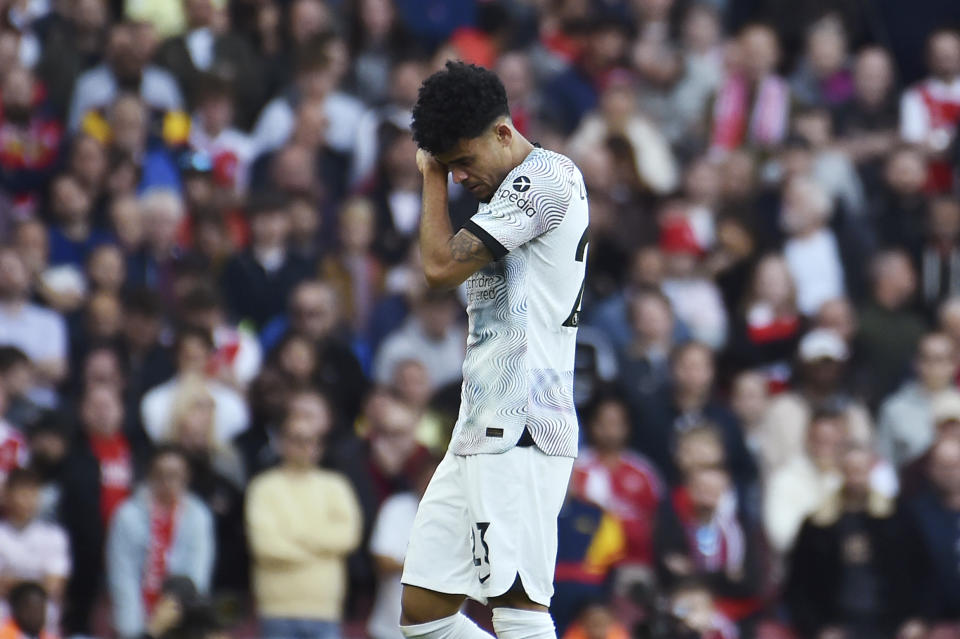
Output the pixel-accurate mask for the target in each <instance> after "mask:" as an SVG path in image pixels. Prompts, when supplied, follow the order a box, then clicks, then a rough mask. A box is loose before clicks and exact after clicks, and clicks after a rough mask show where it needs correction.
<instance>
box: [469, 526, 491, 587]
mask: <svg viewBox="0 0 960 639" xmlns="http://www.w3.org/2000/svg"><path fill="white" fill-rule="evenodd" d="M489 527H490V522H489V521H478V522H477V526H476V528H475V529H474V528H471V529H470V542H471V545H472V546H473V565H474V566H476V567H478V568H479V567H480V566H482V565H483V564H487V565H488V566H489V565H490V547H489V546H487V542H486V540H485V539H484V537H485V536H486V534H487V528H489ZM477 531H480V545H481V546H483V558H482V559H481V558H480V556H479V555H478V554H477V551H478V550H479V548H477ZM489 578H490V571H489V569H488V570H487V574H486V575H483V576H479V577H478V579H480V583H483V582H485V581H486V580H487V579H489Z"/></svg>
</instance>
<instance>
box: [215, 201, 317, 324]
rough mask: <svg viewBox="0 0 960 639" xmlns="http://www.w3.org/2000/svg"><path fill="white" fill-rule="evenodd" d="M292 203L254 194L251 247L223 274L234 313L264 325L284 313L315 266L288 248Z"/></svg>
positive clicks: (223, 285) (250, 212) (249, 210)
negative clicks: (290, 296) (296, 291)
mask: <svg viewBox="0 0 960 639" xmlns="http://www.w3.org/2000/svg"><path fill="white" fill-rule="evenodd" d="M288 204H289V203H288V202H287V199H286V198H285V197H283V196H280V195H277V194H269V193H266V194H261V195H258V196H256V197H251V198H250V201H249V202H248V204H247V213H248V215H249V216H250V231H251V242H250V247H249V248H248V249H246V250H245V251H243V252H242V253H240V254H238V255H235V256H234V257H233V258H232V259H231V260H230V261H229V262H228V263H227V265H226V266H225V267H224V270H223V274H222V276H221V278H220V289H221V290H222V291H223V292H224V298H225V301H226V306H227V309H228V310H229V311H230V314H231V316H232V317H233V318H234V319H235V320H238V321H242V320H249V321H252V322H253V324H254V325H255V326H256V327H257V328H258V329H262V328H263V327H264V326H266V324H267V322H269V321H270V320H271V319H273V318H274V317H275V316H277V315H279V314H280V313H282V312H283V310H284V303H285V302H286V300H287V297H288V296H289V295H290V292H291V291H292V290H293V288H294V287H295V286H296V285H297V284H299V283H300V282H301V281H302V280H304V279H307V278H308V277H309V275H310V271H311V269H312V265H311V264H309V263H308V262H306V261H305V260H304V259H303V258H302V257H300V256H298V255H293V254H291V253H290V252H289V251H288V250H287V246H286V244H287V237H288V235H289V233H290V212H289V209H288Z"/></svg>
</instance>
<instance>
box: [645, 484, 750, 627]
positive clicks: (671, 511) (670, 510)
mask: <svg viewBox="0 0 960 639" xmlns="http://www.w3.org/2000/svg"><path fill="white" fill-rule="evenodd" d="M655 539H656V547H657V562H658V566H657V568H658V572H659V574H660V576H661V579H662V580H663V583H665V584H666V585H667V587H670V585H671V584H673V583H676V582H677V581H678V580H680V579H683V578H686V577H691V576H698V577H701V578H703V579H704V580H706V582H707V583H708V584H709V587H710V592H711V594H712V595H713V596H714V597H716V598H717V601H716V605H717V609H718V610H720V611H721V612H722V613H723V614H724V615H726V616H728V617H729V618H730V619H732V620H733V621H735V622H740V621H744V620H746V619H748V618H749V617H751V616H753V615H755V614H756V613H757V612H758V611H759V610H760V608H761V599H760V595H761V592H762V587H763V569H762V561H763V560H762V554H761V553H762V550H763V548H762V536H761V531H760V529H759V528H758V527H757V526H756V525H754V524H753V523H751V522H750V521H749V520H748V519H747V518H746V517H745V516H744V515H743V513H742V512H741V511H740V509H739V507H738V505H737V498H736V496H735V493H734V492H733V487H732V484H731V481H730V475H729V474H728V473H727V471H726V470H724V469H723V468H722V467H717V466H713V467H700V468H696V469H694V470H693V471H692V472H691V473H690V474H689V475H688V476H687V477H686V478H685V481H684V483H683V485H682V486H680V487H678V488H676V489H674V490H673V491H672V493H671V495H670V496H669V497H668V498H667V499H665V500H664V502H663V505H662V507H661V510H660V513H659V517H658V519H657V528H656V537H655Z"/></svg>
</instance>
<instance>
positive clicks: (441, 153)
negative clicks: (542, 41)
mask: <svg viewBox="0 0 960 639" xmlns="http://www.w3.org/2000/svg"><path fill="white" fill-rule="evenodd" d="M413 137H414V140H416V142H417V145H418V146H419V147H420V150H419V151H418V152H417V165H418V167H419V169H420V171H421V172H422V173H423V211H422V216H421V218H420V251H421V254H422V257H423V268H424V272H425V273H426V278H427V282H428V283H429V284H430V285H431V286H432V287H454V286H458V285H459V284H461V283H463V282H466V293H467V315H468V317H469V334H468V336H467V351H466V359H465V361H464V364H463V390H462V392H461V404H460V415H459V418H458V420H457V424H456V427H455V428H454V431H453V437H452V439H451V441H450V447H449V449H448V451H447V454H446V456H445V457H444V459H443V461H442V462H441V463H440V465H439V466H438V468H437V471H436V473H435V474H434V476H433V479H432V480H431V482H430V484H429V486H428V487H427V490H426V493H425V494H424V496H423V500H422V501H421V503H420V507H419V510H418V512H417V517H416V520H415V523H414V527H413V531H412V533H411V539H410V545H409V548H408V551H407V555H406V560H405V565H404V570H403V576H402V578H401V581H402V582H403V584H404V588H403V596H402V611H403V613H402V618H401V630H402V631H403V634H404V635H405V636H406V637H408V639H464V638H472V639H484V638H486V639H489V636H488V635H487V634H486V633H484V632H483V631H482V630H481V629H479V628H478V627H477V626H476V625H475V624H474V623H473V622H472V621H470V620H469V619H468V618H467V617H466V616H464V615H463V614H461V613H459V612H458V611H459V609H460V606H461V605H462V604H463V602H464V599H465V598H466V597H470V598H471V599H475V600H477V601H479V602H481V603H483V604H488V605H490V606H491V607H492V608H493V626H494V629H495V630H496V632H497V635H498V636H499V637H500V639H527V638H537V639H540V638H543V639H546V638H548V637H555V636H556V632H555V630H554V625H553V620H552V619H551V617H550V613H549V611H548V607H549V605H550V598H551V596H552V595H553V570H554V564H555V562H556V553H557V515H558V513H559V512H560V507H561V505H562V504H563V500H564V496H565V494H566V490H567V483H568V481H569V479H570V471H571V467H572V465H573V458H574V457H575V456H576V454H577V417H576V413H575V411H574V405H573V356H574V346H575V342H576V334H577V325H578V323H579V317H580V302H581V298H582V296H583V281H584V274H585V271H584V268H585V261H586V256H587V255H586V252H587V224H588V207H587V194H586V189H585V188H584V185H583V177H582V176H581V175H580V171H579V170H578V169H577V167H576V166H575V165H574V164H573V162H571V161H570V159H568V158H566V157H564V156H563V155H560V154H559V153H554V152H553V151H548V150H546V149H542V148H539V147H537V146H536V145H534V144H531V143H530V142H529V141H528V140H526V139H525V138H524V137H523V136H522V135H520V133H518V132H517V130H516V129H515V128H514V126H513V124H512V122H511V120H510V111H509V108H508V106H507V98H506V94H505V92H504V88H503V85H502V84H501V83H500V80H499V79H498V78H497V76H496V75H495V74H493V73H492V72H490V71H488V70H486V69H483V68H480V67H476V66H473V65H467V64H463V63H454V62H448V63H447V65H446V67H445V68H444V69H442V70H441V71H439V72H437V73H435V74H434V75H432V76H430V77H429V78H428V79H427V80H426V81H425V82H424V83H423V86H422V87H421V89H420V95H419V99H418V101H417V104H416V106H415V107H414V110H413ZM448 175H449V176H450V177H452V179H453V181H454V182H456V183H458V184H460V185H461V186H463V187H464V188H466V189H467V190H469V191H470V193H471V194H472V195H473V196H474V197H475V198H476V199H477V200H479V201H480V205H479V208H478V209H477V213H476V214H475V215H474V216H473V217H472V218H471V219H470V220H469V221H468V222H467V223H466V225H465V226H464V227H463V228H462V229H460V230H459V231H457V232H456V233H454V230H453V228H452V225H451V223H450V218H449V214H448V210H447V197H448V193H447V178H448Z"/></svg>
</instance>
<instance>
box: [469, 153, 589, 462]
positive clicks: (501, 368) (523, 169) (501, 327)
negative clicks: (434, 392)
mask: <svg viewBox="0 0 960 639" xmlns="http://www.w3.org/2000/svg"><path fill="white" fill-rule="evenodd" d="M520 178H526V180H522V179H520ZM515 181H517V184H518V186H520V187H525V186H528V185H529V188H528V189H522V188H521V189H514V188H513V185H514V182H515ZM581 184H582V179H581V178H580V175H579V171H578V170H577V169H576V167H575V166H574V164H573V162H571V161H570V160H569V159H567V158H566V157H564V156H562V155H560V154H558V153H553V152H551V151H545V150H543V149H536V150H535V151H533V152H531V153H530V154H529V155H528V157H527V159H526V160H525V161H524V162H523V163H522V164H521V165H520V166H518V167H517V168H516V169H514V170H513V171H512V172H511V173H510V174H509V175H508V176H507V178H506V179H505V180H504V181H503V184H501V186H500V188H499V189H498V195H499V194H501V193H503V192H505V193H506V194H505V195H502V196H500V197H498V196H496V195H495V197H494V198H493V200H491V202H490V203H489V204H486V205H482V206H481V207H480V210H479V211H478V213H477V215H476V216H474V218H473V219H474V220H475V221H476V222H477V223H478V224H480V226H482V227H483V228H484V229H485V230H487V231H488V232H489V233H491V235H493V236H494V237H495V238H496V239H497V240H498V241H500V242H501V243H502V244H503V246H504V247H505V248H507V249H508V251H509V252H508V253H507V255H505V256H504V257H503V258H502V259H500V260H496V261H494V262H492V263H491V264H489V265H488V266H487V267H486V268H484V269H482V270H481V271H479V272H478V273H475V274H474V275H473V276H471V277H470V278H469V279H468V280H467V283H466V286H467V314H468V317H469V333H468V337H467V352H466V357H465V359H464V363H463V387H462V391H461V402H460V415H459V418H458V419H457V425H456V427H455V428H454V432H453V436H452V438H451V441H450V451H451V452H453V453H454V454H457V455H472V454H478V453H501V452H504V451H506V450H509V449H510V448H513V446H514V445H515V444H516V442H517V440H518V439H519V438H520V435H521V433H522V432H523V428H524V426H527V427H528V428H529V429H530V433H531V435H532V436H533V438H534V441H535V442H536V443H537V445H538V446H539V447H540V448H541V450H543V451H544V452H545V453H547V454H551V455H563V456H569V457H575V456H576V454H577V428H578V426H577V418H576V412H575V410H574V406H573V372H572V371H555V370H545V369H536V370H531V369H530V368H529V362H530V357H529V353H528V349H529V348H530V343H529V340H528V335H529V331H556V330H559V327H560V326H561V324H562V322H563V318H562V317H558V318H556V324H555V326H554V325H552V324H551V325H550V326H531V309H530V308H528V305H529V304H530V296H531V295H533V296H534V299H536V295H537V294H538V293H537V291H531V289H530V288H529V287H530V282H529V281H528V279H529V278H528V276H529V275H530V269H531V268H537V269H549V268H550V264H549V263H547V262H543V261H534V260H542V258H539V257H538V258H535V257H533V255H532V253H531V250H530V248H529V247H528V246H527V245H528V243H531V241H532V242H537V239H536V238H538V237H539V236H541V235H543V234H544V233H546V232H548V231H551V230H553V229H556V228H557V227H559V226H560V225H561V224H562V223H563V221H564V218H565V216H566V215H567V213H568V210H570V207H571V204H572V203H574V202H575V203H576V204H577V206H580V207H582V208H581V209H578V215H579V216H580V217H578V218H576V220H575V221H576V223H577V224H581V223H582V225H580V226H577V228H575V229H571V230H570V231H562V232H563V233H564V235H563V236H562V238H563V239H562V244H563V246H562V248H558V249H557V250H558V251H562V255H561V254H560V253H558V254H557V256H556V259H557V260H560V259H564V260H570V262H571V263H573V260H574V257H575V252H576V245H577V241H578V240H579V238H580V236H581V235H582V231H583V228H585V226H586V217H587V216H586V210H585V204H581V200H580V197H579V194H580V191H579V189H580V188H581ZM521 195H522V197H521ZM518 203H519V204H518ZM527 206H532V207H533V209H534V211H533V214H532V215H528V213H527V212H525V209H524V208H521V207H527ZM528 210H529V209H528ZM571 221H572V222H573V221H574V220H571ZM568 232H569V233H570V234H571V238H570V240H569V241H568V240H567V239H566V233H568ZM574 235H575V237H574ZM557 238H558V239H559V238H560V236H557ZM567 244H570V246H566V245H567ZM568 253H569V255H568ZM581 273H582V271H581ZM579 284H580V281H579V279H578V280H577V281H576V282H573V281H570V282H567V281H565V280H564V281H563V282H557V289H558V292H561V293H562V294H563V295H564V296H565V297H570V299H571V300H572V299H573V297H574V296H575V294H576V291H575V290H573V289H574V288H575V287H577V286H579ZM567 287H570V288H571V290H570V291H566V290H565V289H566V288H567ZM567 292H569V295H566V293H567ZM537 308H538V309H539V308H541V307H539V306H538V307H537ZM564 312H566V309H564ZM541 322H542V320H541ZM565 335H566V336H567V337H568V338H569V337H571V336H570V335H569V333H565ZM564 343H566V342H564ZM565 347H566V346H564V348H565ZM570 347H571V348H572V347H573V342H572V341H570ZM490 429H493V432H494V433H497V432H499V433H500V434H501V436H500V437H497V436H496V435H490V434H488V431H489V430H490Z"/></svg>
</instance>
